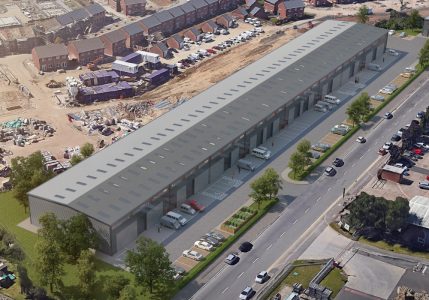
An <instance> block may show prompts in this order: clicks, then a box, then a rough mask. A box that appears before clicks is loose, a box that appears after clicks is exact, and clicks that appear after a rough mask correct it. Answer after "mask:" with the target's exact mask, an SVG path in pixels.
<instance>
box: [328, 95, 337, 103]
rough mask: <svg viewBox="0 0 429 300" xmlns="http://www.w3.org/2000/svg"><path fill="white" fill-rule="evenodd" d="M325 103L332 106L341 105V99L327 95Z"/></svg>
mask: <svg viewBox="0 0 429 300" xmlns="http://www.w3.org/2000/svg"><path fill="white" fill-rule="evenodd" d="M325 101H326V102H328V103H331V104H340V102H341V101H340V99H338V98H337V97H335V96H332V95H325Z"/></svg>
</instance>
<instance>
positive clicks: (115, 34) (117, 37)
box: [103, 29, 127, 43]
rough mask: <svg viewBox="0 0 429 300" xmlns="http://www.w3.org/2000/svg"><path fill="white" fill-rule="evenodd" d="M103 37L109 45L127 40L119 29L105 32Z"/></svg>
mask: <svg viewBox="0 0 429 300" xmlns="http://www.w3.org/2000/svg"><path fill="white" fill-rule="evenodd" d="M103 36H104V37H105V38H107V39H108V40H109V41H110V42H111V43H117V42H120V41H124V40H126V39H127V37H126V36H125V33H124V32H123V31H122V30H120V29H116V30H113V31H109V32H106V33H105V34H103Z"/></svg>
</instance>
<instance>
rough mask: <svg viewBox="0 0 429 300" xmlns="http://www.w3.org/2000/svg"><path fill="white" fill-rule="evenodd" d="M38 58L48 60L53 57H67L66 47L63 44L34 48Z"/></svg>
mask: <svg viewBox="0 0 429 300" xmlns="http://www.w3.org/2000/svg"><path fill="white" fill-rule="evenodd" d="M34 51H35V52H36V54H37V57H38V58H48V57H54V56H61V55H68V51H67V47H66V46H65V45H64V44H49V45H45V46H38V47H34Z"/></svg>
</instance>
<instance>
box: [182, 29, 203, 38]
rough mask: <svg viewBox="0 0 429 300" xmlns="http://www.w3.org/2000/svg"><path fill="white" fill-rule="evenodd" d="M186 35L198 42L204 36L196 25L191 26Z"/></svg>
mask: <svg viewBox="0 0 429 300" xmlns="http://www.w3.org/2000/svg"><path fill="white" fill-rule="evenodd" d="M184 35H185V36H186V37H187V38H189V39H191V40H192V41H194V42H198V41H200V40H201V39H202V38H203V34H202V33H201V31H199V30H198V29H197V28H195V27H191V28H189V29H188V30H186V31H185V32H184Z"/></svg>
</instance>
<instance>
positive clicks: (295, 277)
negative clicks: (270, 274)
mask: <svg viewBox="0 0 429 300" xmlns="http://www.w3.org/2000/svg"><path fill="white" fill-rule="evenodd" d="M321 267H322V265H315V266H300V267H295V268H293V269H292V271H291V272H290V274H289V275H288V276H287V277H286V278H285V279H284V280H283V283H284V285H288V286H292V285H293V284H294V283H296V282H298V283H301V284H302V286H303V287H304V288H305V289H306V288H308V285H309V284H310V281H311V280H312V279H313V278H314V276H316V274H317V273H319V271H320V270H321Z"/></svg>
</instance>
